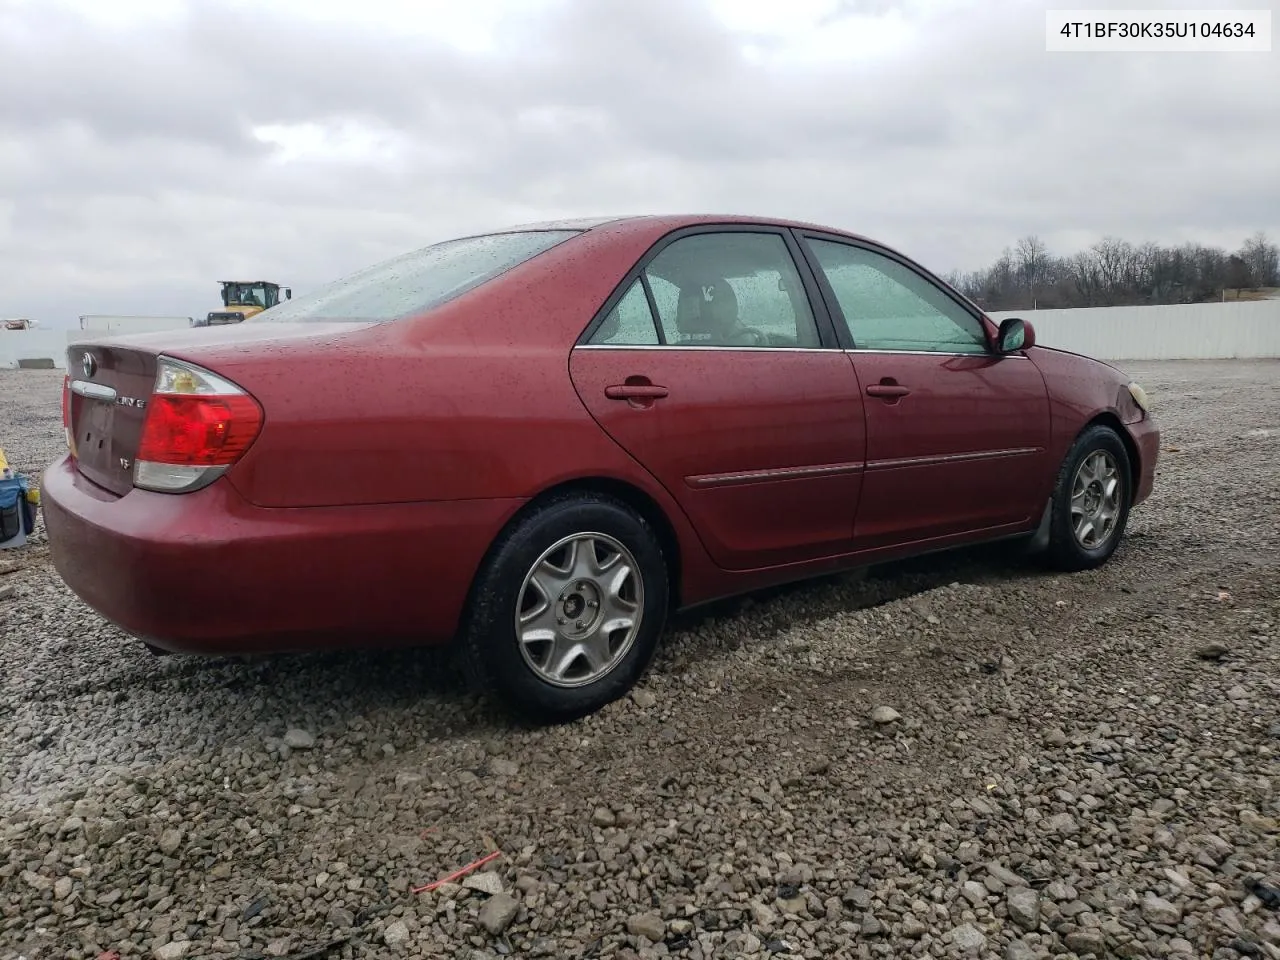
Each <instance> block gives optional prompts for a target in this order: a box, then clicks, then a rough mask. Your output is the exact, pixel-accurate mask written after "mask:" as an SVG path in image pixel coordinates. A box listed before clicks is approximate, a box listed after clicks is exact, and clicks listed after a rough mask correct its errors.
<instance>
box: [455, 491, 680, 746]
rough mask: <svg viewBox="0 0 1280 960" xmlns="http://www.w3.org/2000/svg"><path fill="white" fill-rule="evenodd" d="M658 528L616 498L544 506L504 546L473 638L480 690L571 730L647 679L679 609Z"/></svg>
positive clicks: (486, 582) (467, 656)
mask: <svg viewBox="0 0 1280 960" xmlns="http://www.w3.org/2000/svg"><path fill="white" fill-rule="evenodd" d="M667 577H668V574H667V564H666V560H665V558H664V557H663V553H662V548H661V545H660V543H659V541H658V538H657V536H656V534H655V533H654V531H653V528H652V527H651V526H650V524H649V523H648V522H647V521H646V520H645V519H644V518H643V517H641V516H640V515H639V514H637V513H635V512H634V511H632V510H631V509H630V508H628V507H626V506H625V505H624V504H622V503H619V502H618V501H616V500H613V499H612V498H609V497H605V496H602V495H599V494H590V493H579V494H569V495H566V496H564V497H559V498H556V499H554V500H550V501H548V502H547V503H545V504H542V505H540V506H538V507H536V508H535V509H534V510H533V511H532V512H530V513H529V514H528V515H527V516H525V517H523V518H521V519H520V520H519V521H518V522H517V523H516V524H515V525H514V526H513V527H512V528H511V529H510V530H509V531H507V532H506V533H505V534H504V535H503V536H502V537H501V538H500V539H499V541H498V542H497V543H496V544H495V545H494V548H493V550H492V551H491V552H490V556H489V558H488V559H487V560H486V562H485V564H484V566H483V567H482V569H481V571H480V574H479V575H478V577H477V579H476V584H475V587H474V589H473V590H472V594H471V603H470V607H469V610H468V612H467V617H466V622H465V624H464V627H463V631H462V657H463V665H464V668H465V670H466V672H467V675H468V678H469V679H470V680H471V682H472V684H473V685H475V686H476V687H478V688H479V690H480V691H481V692H482V693H485V694H489V695H491V696H493V697H494V698H495V699H496V700H497V701H498V702H499V703H500V704H502V705H503V706H504V707H506V708H507V709H509V710H510V711H512V712H513V713H516V714H517V715H520V716H522V717H524V718H525V719H528V720H531V721H534V722H552V723H555V722H563V721H566V720H573V719H577V718H578V717H582V716H585V715H587V714H590V713H594V712H595V711H597V710H599V709H601V708H602V707H604V706H605V705H606V704H608V703H611V702H612V701H614V700H617V699H618V698H620V697H622V696H624V695H625V694H626V693H627V692H628V691H629V690H630V689H631V688H632V687H633V686H634V685H635V683H636V681H637V680H638V679H639V678H640V676H641V675H642V674H643V673H644V671H645V669H646V668H647V667H648V665H649V663H650V661H651V660H652V659H653V654H654V651H655V650H656V649H657V644H658V638H659V636H660V634H661V632H662V628H663V625H664V622H665V620H666V615H667V605H668V595H669V586H668V579H667Z"/></svg>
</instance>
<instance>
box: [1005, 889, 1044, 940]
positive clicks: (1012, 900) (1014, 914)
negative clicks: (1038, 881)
mask: <svg viewBox="0 0 1280 960" xmlns="http://www.w3.org/2000/svg"><path fill="white" fill-rule="evenodd" d="M1005 907H1006V908H1007V909H1008V911H1009V919H1011V920H1012V921H1013V922H1014V923H1016V924H1017V925H1018V926H1020V927H1021V928H1022V929H1023V930H1028V931H1030V930H1034V929H1036V927H1038V926H1039V925H1040V894H1038V893H1036V892H1035V891H1034V890H1032V889H1030V888H1029V887H1016V888H1014V889H1012V890H1010V891H1009V892H1008V893H1007V894H1006V895H1005Z"/></svg>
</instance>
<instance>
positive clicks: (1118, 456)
mask: <svg viewBox="0 0 1280 960" xmlns="http://www.w3.org/2000/svg"><path fill="white" fill-rule="evenodd" d="M1132 476H1133V474H1132V471H1131V468H1130V463H1129V453H1128V451H1127V450H1126V449H1125V446H1124V441H1122V440H1121V439H1120V437H1119V435H1118V434H1117V433H1116V432H1115V431H1114V430H1113V429H1111V428H1110V427H1107V426H1103V425H1101V424H1098V425H1095V426H1092V427H1090V428H1089V429H1087V430H1085V431H1084V433H1082V434H1081V435H1080V436H1079V437H1078V438H1077V439H1076V442H1075V444H1074V445H1072V447H1071V451H1070V452H1069V453H1068V454H1067V458H1066V460H1064V461H1063V464H1062V469H1061V470H1059V472H1058V479H1057V482H1056V484H1055V486H1054V491H1053V506H1052V516H1051V519H1050V524H1049V550H1048V559H1049V561H1050V563H1052V564H1053V565H1054V566H1055V567H1057V568H1058V569H1060V570H1066V571H1076V570H1089V569H1092V568H1094V567H1099V566H1101V565H1102V564H1104V563H1106V562H1107V560H1109V559H1110V558H1111V555H1112V554H1113V553H1115V551H1116V548H1117V547H1118V546H1119V545H1120V540H1121V538H1122V537H1123V536H1124V530H1125V525H1126V524H1127V523H1128V520H1129V508H1130V506H1131V502H1132V499H1133V484H1132V480H1131V478H1132Z"/></svg>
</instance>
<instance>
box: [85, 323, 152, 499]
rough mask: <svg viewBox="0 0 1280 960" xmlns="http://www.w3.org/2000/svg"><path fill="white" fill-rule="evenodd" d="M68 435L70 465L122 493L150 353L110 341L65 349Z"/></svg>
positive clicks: (148, 380) (147, 388) (145, 393)
mask: <svg viewBox="0 0 1280 960" xmlns="http://www.w3.org/2000/svg"><path fill="white" fill-rule="evenodd" d="M67 374H68V376H70V377H71V397H70V414H71V437H72V447H71V450H72V454H73V456H74V458H75V462H76V468H77V469H78V470H79V471H80V473H82V474H83V475H84V476H85V477H87V478H88V479H89V480H92V481H93V482H94V483H96V484H98V485H99V486H100V487H104V488H106V489H107V490H110V491H111V492H112V493H115V494H119V495H121V496H123V495H124V494H126V493H128V492H129V491H130V490H132V489H133V458H134V455H135V454H136V453H137V452H138V441H139V440H140V439H141V437H142V421H143V418H144V417H145V416H146V412H147V411H146V402H147V399H148V398H149V397H150V396H151V387H152V385H153V384H154V383H155V378H156V353H155V352H149V351H145V350H134V349H129V348H127V347H123V346H120V345H118V344H115V343H108V342H104V343H93V342H89V343H77V344H74V345H72V346H71V347H69V348H68V349H67Z"/></svg>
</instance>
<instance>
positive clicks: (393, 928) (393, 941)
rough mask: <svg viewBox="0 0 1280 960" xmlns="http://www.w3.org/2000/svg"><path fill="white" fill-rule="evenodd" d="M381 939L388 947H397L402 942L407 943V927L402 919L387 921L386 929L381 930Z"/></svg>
mask: <svg viewBox="0 0 1280 960" xmlns="http://www.w3.org/2000/svg"><path fill="white" fill-rule="evenodd" d="M382 940H383V942H384V943H386V945H387V946H388V947H398V946H400V945H401V944H402V943H407V942H408V941H409V927H408V926H407V925H406V924H405V922H404V921H403V920H396V921H395V922H394V923H389V924H387V927H386V929H384V930H383V931H382Z"/></svg>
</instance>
